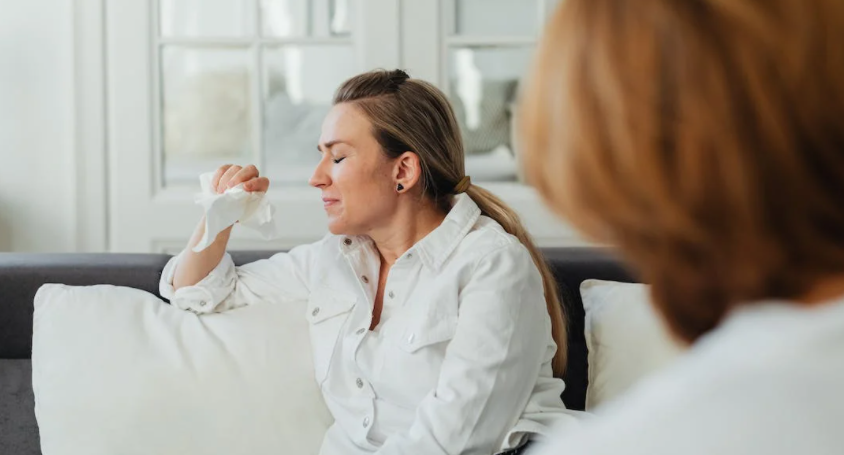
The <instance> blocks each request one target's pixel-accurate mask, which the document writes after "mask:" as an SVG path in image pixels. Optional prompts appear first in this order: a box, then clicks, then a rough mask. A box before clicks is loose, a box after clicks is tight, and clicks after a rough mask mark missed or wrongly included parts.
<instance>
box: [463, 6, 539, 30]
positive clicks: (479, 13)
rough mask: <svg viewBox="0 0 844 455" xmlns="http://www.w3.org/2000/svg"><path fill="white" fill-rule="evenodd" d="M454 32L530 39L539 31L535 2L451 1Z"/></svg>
mask: <svg viewBox="0 0 844 455" xmlns="http://www.w3.org/2000/svg"><path fill="white" fill-rule="evenodd" d="M454 6H455V10H454V16H455V21H454V23H455V27H456V30H455V31H454V32H455V34H457V35H472V36H533V35H535V34H536V33H537V31H538V29H539V21H538V20H537V19H538V16H539V4H538V3H537V0H454Z"/></svg>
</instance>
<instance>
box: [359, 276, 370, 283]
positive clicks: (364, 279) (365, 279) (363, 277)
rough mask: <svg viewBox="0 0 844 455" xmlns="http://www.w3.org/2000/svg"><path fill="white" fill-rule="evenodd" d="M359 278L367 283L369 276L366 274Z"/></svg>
mask: <svg viewBox="0 0 844 455" xmlns="http://www.w3.org/2000/svg"><path fill="white" fill-rule="evenodd" d="M360 279H361V280H363V282H364V283H369V278H367V277H366V275H364V276H362V277H360Z"/></svg>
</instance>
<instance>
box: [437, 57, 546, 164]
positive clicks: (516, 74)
mask: <svg viewBox="0 0 844 455" xmlns="http://www.w3.org/2000/svg"><path fill="white" fill-rule="evenodd" d="M532 52H533V49H532V48H531V47H522V46H513V47H460V48H453V49H452V50H451V51H450V59H449V85H448V88H449V91H448V95H449V98H450V99H451V103H452V106H453V107H454V112H455V115H456V116H457V121H458V123H459V124H460V131H461V133H462V135H463V146H464V150H465V153H466V171H467V172H468V173H469V174H471V175H472V177H473V178H474V179H475V180H476V181H494V180H513V179H515V178H516V167H517V162H516V158H515V153H514V149H513V144H512V128H511V125H512V118H513V103H515V99H516V91H517V89H518V84H519V80H520V78H521V77H522V75H523V74H524V72H525V71H526V70H527V68H528V64H529V62H530V58H531V54H532Z"/></svg>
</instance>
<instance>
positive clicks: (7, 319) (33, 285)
mask: <svg viewBox="0 0 844 455" xmlns="http://www.w3.org/2000/svg"><path fill="white" fill-rule="evenodd" d="M543 253H544V254H545V256H546V258H547V260H548V261H549V262H550V264H551V265H552V268H553V271H554V274H555V276H556V278H557V282H558V284H559V288H560V292H561V295H562V298H563V302H564V305H565V306H566V309H565V310H566V314H567V316H568V320H569V348H568V349H569V366H568V369H567V371H566V374H565V378H564V379H565V382H566V390H565V392H564V393H563V395H562V400H563V401H564V402H565V404H566V406H567V407H568V408H570V409H578V410H582V409H583V408H584V404H585V400H586V386H587V382H588V381H587V371H588V365H587V348H586V342H585V339H584V333H583V330H584V312H583V303H582V301H581V298H580V292H579V288H580V283H581V282H582V281H583V280H586V279H603V280H614V281H625V282H635V281H636V279H635V277H634V275H633V274H632V273H631V272H630V271H629V270H628V269H627V268H625V267H624V266H623V265H622V264H621V263H620V262H619V261H618V259H617V258H615V257H613V256H612V255H611V253H610V252H609V251H607V250H603V249H597V248H582V247H580V248H553V249H544V250H543ZM231 254H232V257H233V259H234V261H235V263H236V264H243V263H248V262H252V261H255V260H257V259H261V258H266V257H269V256H271V255H272V254H273V252H272V251H233V252H231ZM169 258H170V256H168V255H163V254H116V253H102V254H82V253H65V254H34V253H0V454H9V455H31V454H40V453H41V450H40V442H39V436H38V424H37V422H36V420H35V412H34V398H33V392H32V373H31V361H30V358H31V353H32V312H33V298H34V296H35V292H36V291H37V290H38V288H39V287H40V286H41V285H42V284H44V283H64V284H69V285H93V284H113V285H117V286H129V287H133V288H137V289H141V290H144V291H147V292H150V293H153V294H155V295H158V281H159V277H160V274H161V270H162V269H163V268H164V265H165V264H166V263H167V260H168V259H169Z"/></svg>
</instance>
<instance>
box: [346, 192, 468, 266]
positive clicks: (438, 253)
mask: <svg viewBox="0 0 844 455" xmlns="http://www.w3.org/2000/svg"><path fill="white" fill-rule="evenodd" d="M480 216H481V209H480V208H479V207H478V205H477V204H476V203H475V201H473V200H472V198H471V197H469V195H468V194H465V193H461V194H458V195H456V196H454V205H453V206H452V208H451V210H450V211H449V212H448V215H446V217H445V219H444V220H443V222H442V224H440V225H439V226H438V227H437V228H436V229H434V230H433V231H431V232H430V233H429V234H428V235H426V236H425V237H424V238H422V240H420V241H418V242H416V245H413V246H412V247H411V248H410V250H408V253H415V254H416V255H417V256H418V257H419V259H420V260H421V261H422V263H423V264H425V266H427V267H429V268H431V269H434V270H439V268H440V267H442V265H443V263H445V261H446V259H448V257H449V256H450V255H451V253H452V252H454V250H455V249H456V248H457V245H459V244H460V242H461V241H463V238H464V237H466V234H468V233H469V231H470V230H471V229H472V226H474V225H475V223H476V222H477V221H478V218H480ZM343 239H344V241H343V242H341V249H342V250H343V251H344V253H347V254H348V253H350V252H352V251H355V250H357V249H358V248H360V247H361V246H363V245H367V244H371V245H372V246H373V247H374V246H375V245H374V242H373V241H372V239H371V238H369V236H347V237H343ZM345 239H350V240H351V241H350V242H346V241H345ZM406 254H407V253H406Z"/></svg>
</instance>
